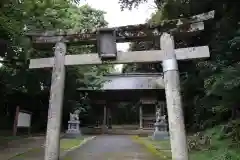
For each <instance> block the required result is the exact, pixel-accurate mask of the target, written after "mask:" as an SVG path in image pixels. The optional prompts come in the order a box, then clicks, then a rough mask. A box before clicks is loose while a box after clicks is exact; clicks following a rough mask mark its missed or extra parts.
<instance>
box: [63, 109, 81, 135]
mask: <svg viewBox="0 0 240 160" xmlns="http://www.w3.org/2000/svg"><path fill="white" fill-rule="evenodd" d="M79 125H80V121H79V117H78V114H77V113H73V114H72V113H70V120H69V121H68V130H67V131H66V135H65V137H66V138H77V137H80V136H81V135H82V134H81V130H80V127H79Z"/></svg>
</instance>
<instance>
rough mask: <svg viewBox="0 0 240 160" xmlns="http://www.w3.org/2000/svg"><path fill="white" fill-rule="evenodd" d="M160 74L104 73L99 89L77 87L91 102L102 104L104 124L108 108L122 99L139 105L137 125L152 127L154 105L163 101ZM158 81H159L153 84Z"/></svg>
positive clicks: (162, 84) (109, 110) (108, 114)
mask: <svg viewBox="0 0 240 160" xmlns="http://www.w3.org/2000/svg"><path fill="white" fill-rule="evenodd" d="M162 78H163V77H162V74H161V73H128V74H109V75H105V76H104V79H105V80H106V81H104V82H103V84H102V85H101V86H102V87H101V88H99V89H97V90H96V89H94V90H90V89H78V91H79V92H82V93H84V92H85V93H87V94H88V97H89V98H90V100H91V102H92V105H95V104H98V105H101V106H102V107H103V112H102V113H103V115H104V116H103V123H102V124H103V125H108V124H109V118H108V117H109V116H110V117H111V108H112V107H115V106H116V104H118V103H121V102H135V103H136V104H139V128H140V129H153V124H154V123H155V121H156V116H155V113H156V107H157V105H158V103H159V102H161V103H164V104H165V93H164V82H163V79H162ZM156 82H158V84H156ZM111 118H114V117H111Z"/></svg>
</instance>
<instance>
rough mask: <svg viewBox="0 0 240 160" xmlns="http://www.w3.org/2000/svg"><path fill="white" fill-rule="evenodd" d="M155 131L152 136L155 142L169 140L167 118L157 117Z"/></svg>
mask: <svg viewBox="0 0 240 160" xmlns="http://www.w3.org/2000/svg"><path fill="white" fill-rule="evenodd" d="M154 126H155V130H154V133H153V136H152V139H153V140H163V139H169V133H168V131H167V122H166V116H165V115H164V116H160V115H158V116H157V121H156V123H155V124H154Z"/></svg>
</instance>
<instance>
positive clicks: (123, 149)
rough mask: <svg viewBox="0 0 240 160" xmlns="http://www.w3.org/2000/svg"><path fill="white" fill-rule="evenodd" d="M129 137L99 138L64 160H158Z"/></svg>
mask: <svg viewBox="0 0 240 160" xmlns="http://www.w3.org/2000/svg"><path fill="white" fill-rule="evenodd" d="M157 159H158V158H157V157H155V156H154V155H152V154H151V153H149V152H148V151H147V150H146V149H145V148H144V147H143V146H141V145H140V144H138V143H135V142H133V141H132V139H131V138H130V137H129V136H115V135H114V136H109V135H106V136H97V137H96V138H95V139H93V140H91V141H89V142H88V143H86V144H85V145H84V146H82V147H81V148H79V149H77V150H74V151H72V152H69V153H68V154H67V155H66V157H65V158H64V159H62V160H157Z"/></svg>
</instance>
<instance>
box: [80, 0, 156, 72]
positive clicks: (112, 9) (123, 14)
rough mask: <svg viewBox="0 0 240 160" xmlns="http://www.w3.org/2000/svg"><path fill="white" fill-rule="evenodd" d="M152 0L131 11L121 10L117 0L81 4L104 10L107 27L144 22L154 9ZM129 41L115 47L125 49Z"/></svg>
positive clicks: (90, 1) (93, 0)
mask: <svg viewBox="0 0 240 160" xmlns="http://www.w3.org/2000/svg"><path fill="white" fill-rule="evenodd" d="M153 1H154V0H148V2H147V3H143V4H141V5H140V6H139V7H138V8H136V9H132V10H131V11H130V10H128V9H126V10H124V11H121V9H120V5H119V4H118V0H83V2H82V3H81V5H84V4H88V5H90V6H91V7H93V8H96V9H100V10H103V11H105V12H106V14H105V20H106V21H107V22H108V23H109V25H108V27H116V26H125V25H134V24H141V23H145V22H146V20H147V19H148V18H149V17H150V16H151V14H152V13H153V12H154V11H155V6H154V2H153ZM128 48H129V43H121V44H117V49H118V50H120V51H127V50H128ZM115 68H116V70H118V71H121V68H122V65H116V67H115Z"/></svg>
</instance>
